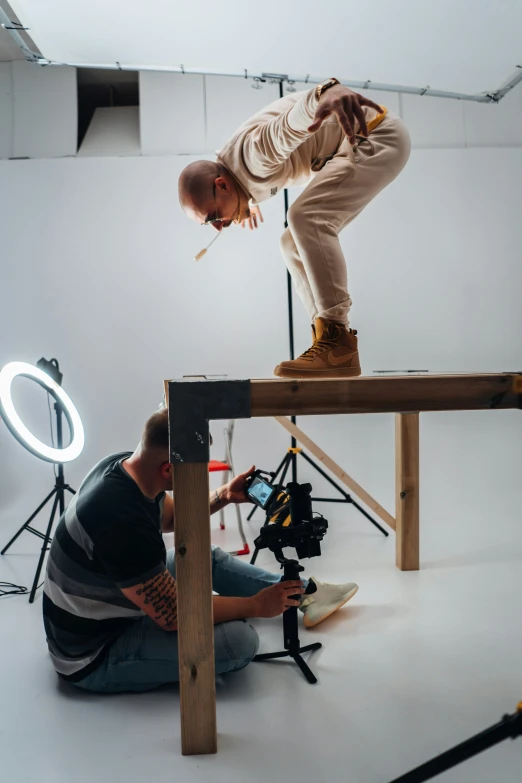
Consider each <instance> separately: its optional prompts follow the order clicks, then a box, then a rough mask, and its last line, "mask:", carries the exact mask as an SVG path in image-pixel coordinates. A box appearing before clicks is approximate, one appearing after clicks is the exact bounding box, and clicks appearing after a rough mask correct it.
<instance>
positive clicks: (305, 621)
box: [303, 587, 359, 628]
mask: <svg viewBox="0 0 522 783" xmlns="http://www.w3.org/2000/svg"><path fill="white" fill-rule="evenodd" d="M358 589H359V587H356V588H355V590H352V591H351V592H350V593H348V596H347V597H346V598H345V599H344V600H343V601H341V603H339V604H337V606H336V607H334V608H333V609H332V610H331V611H329V612H328V614H324V615H322V616H321V617H320V618H319V619H318V620H316V621H315V622H311V621H310V619H309V618H308V612H307V613H306V614H305V616H304V618H303V624H304V627H305V628H313V627H314V626H315V625H319V623H322V622H323V620H326V618H327V617H330V615H332V614H333V613H334V612H336V611H337V610H338V609H340V608H341V606H344V605H345V604H346V603H348V601H349V600H350V598H353V597H354V595H355V593H356V592H357V590H358Z"/></svg>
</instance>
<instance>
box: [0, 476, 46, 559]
mask: <svg viewBox="0 0 522 783" xmlns="http://www.w3.org/2000/svg"><path fill="white" fill-rule="evenodd" d="M55 492H56V487H55V488H54V489H53V490H52V491H51V492H49V494H48V495H47V497H46V498H45V500H44V501H43V503H40V505H39V506H38V508H37V509H36V511H35V512H34V514H31V516H30V517H29V519H28V520H27V522H24V524H23V525H22V527H21V528H20V530H19V531H18V533H15V535H14V536H13V537H12V539H11V540H10V542H9V543H8V544H6V546H4V548H3V549H2V552H1V553H0V554H2V555H5V553H6V552H7V550H8V549H9V547H10V546H11V544H14V542H15V541H16V539H17V538H18V536H19V535H20V533H23V532H24V530H25V529H26V527H27V526H28V525H30V524H31V522H32V521H33V519H34V518H35V516H36V515H37V514H39V513H40V511H41V510H42V508H43V507H44V506H45V504H46V503H48V502H49V500H50V499H51V498H52V496H53V495H54V493H55Z"/></svg>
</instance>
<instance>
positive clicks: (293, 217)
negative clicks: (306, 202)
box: [283, 200, 310, 237]
mask: <svg viewBox="0 0 522 783" xmlns="http://www.w3.org/2000/svg"><path fill="white" fill-rule="evenodd" d="M287 219H288V229H287V231H290V232H291V234H292V235H293V236H294V237H301V236H303V234H305V233H306V231H307V229H309V227H310V220H309V215H308V214H307V211H306V209H305V208H304V207H303V205H302V204H300V203H299V200H297V201H295V202H294V203H293V204H292V206H291V207H290V209H289V210H288V218H287ZM285 233H286V232H285ZM283 236H284V234H283Z"/></svg>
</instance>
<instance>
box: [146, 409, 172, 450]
mask: <svg viewBox="0 0 522 783" xmlns="http://www.w3.org/2000/svg"><path fill="white" fill-rule="evenodd" d="M141 443H142V446H143V448H144V449H145V451H151V450H153V449H154V450H161V451H166V452H167V455H168V451H169V412H168V408H167V406H166V405H162V406H161V408H160V409H159V410H157V411H156V412H155V413H153V414H152V416H149V418H148V419H147V421H146V422H145V427H144V428H143V435H142V436H141ZM167 459H168V456H167Z"/></svg>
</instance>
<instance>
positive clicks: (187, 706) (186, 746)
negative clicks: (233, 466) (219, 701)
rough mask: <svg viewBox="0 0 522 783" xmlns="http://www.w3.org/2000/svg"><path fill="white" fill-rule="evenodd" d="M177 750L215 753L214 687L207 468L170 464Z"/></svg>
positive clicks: (206, 465) (204, 465)
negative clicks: (178, 711)
mask: <svg viewBox="0 0 522 783" xmlns="http://www.w3.org/2000/svg"><path fill="white" fill-rule="evenodd" d="M172 485H173V491H174V536H175V546H176V577H177V596H178V645H179V680H180V701H181V750H182V753H183V755H184V756H187V755H192V754H197V753H216V751H217V729H216V683H215V666H214V623H213V618H212V570H211V568H212V566H211V556H210V509H209V479H208V464H207V463H174V464H173V465H172Z"/></svg>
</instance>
